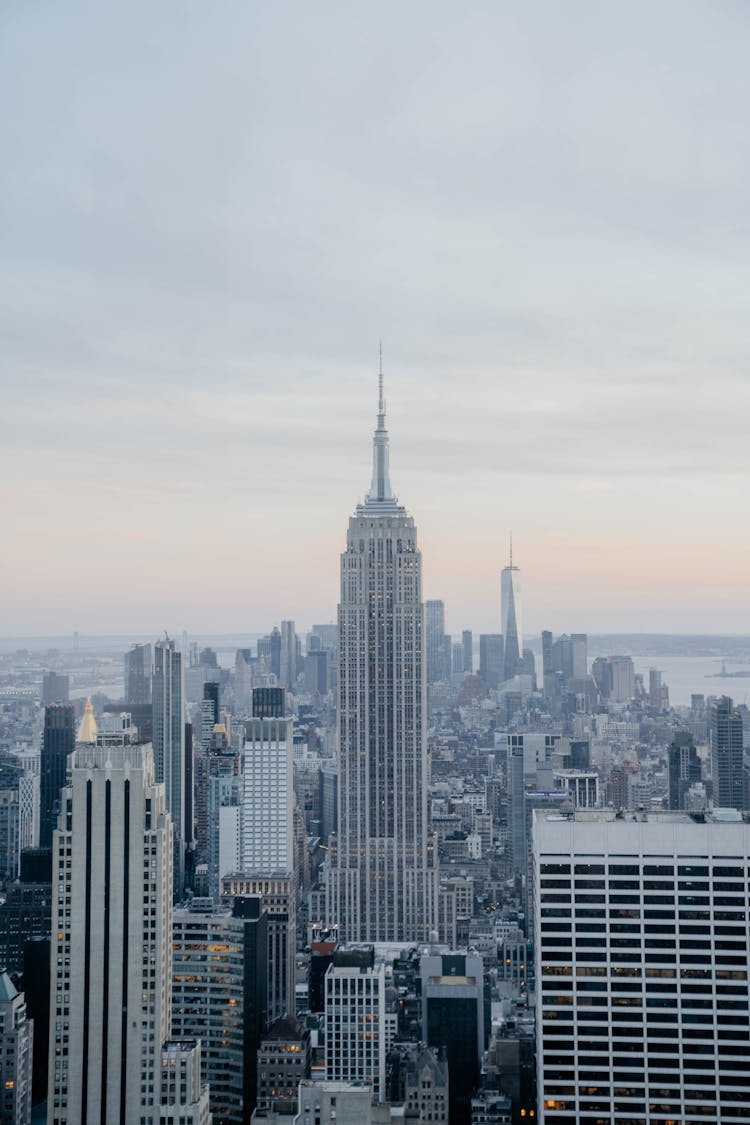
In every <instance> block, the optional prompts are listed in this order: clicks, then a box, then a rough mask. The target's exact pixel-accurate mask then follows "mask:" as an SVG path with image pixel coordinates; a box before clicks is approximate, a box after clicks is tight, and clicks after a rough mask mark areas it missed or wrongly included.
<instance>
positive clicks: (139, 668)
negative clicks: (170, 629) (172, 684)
mask: <svg viewBox="0 0 750 1125" xmlns="http://www.w3.org/2000/svg"><path fill="white" fill-rule="evenodd" d="M124 666H125V702H126V703H150V702H151V645H133V647H132V648H131V650H130V652H126V653H125V657H124Z"/></svg>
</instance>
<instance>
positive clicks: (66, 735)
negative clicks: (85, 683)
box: [39, 703, 76, 848]
mask: <svg viewBox="0 0 750 1125" xmlns="http://www.w3.org/2000/svg"><path fill="white" fill-rule="evenodd" d="M75 740H76V728H75V708H74V707H73V705H72V703H70V704H68V703H64V704H55V703H53V704H50V705H49V706H48V707H45V709H44V731H43V734H42V760H41V772H40V778H39V846H40V847H42V848H50V847H51V846H52V833H53V832H54V830H55V827H56V825H57V816H58V813H59V812H60V794H61V792H62V789H63V786H64V785H65V778H66V774H67V768H68V756H69V755H70V754H72V752H73V750H74V748H75Z"/></svg>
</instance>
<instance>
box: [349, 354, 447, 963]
mask: <svg viewBox="0 0 750 1125" xmlns="http://www.w3.org/2000/svg"><path fill="white" fill-rule="evenodd" d="M338 628H339V654H340V655H339V706H338V735H339V780H338V799H339V831H338V837H336V836H332V837H331V848H330V859H329V862H330V866H329V877H328V916H329V921H331V922H337V923H338V926H339V936H340V940H343V941H354V942H362V941H365V942H377V941H380V942H387V941H426V940H428V938H429V934H430V931H431V930H433V929H436V926H437V889H438V871H437V860H436V849H435V846H434V840H433V837H432V836H431V835H430V834H429V832H428V820H427V787H428V780H429V778H428V762H427V727H426V719H427V716H426V693H427V689H426V665H425V623H424V606H423V603H422V556H421V554H420V552H419V550H418V548H417V531H416V528H415V526H414V520H413V519H412V517H411V516H410V515H409V514H408V513H407V511H406V509H405V508H403V507H402V506H401V505H400V504H399V503H398V501H397V498H396V497H395V496H394V495H393V492H392V490H391V483H390V477H389V471H388V432H387V430H386V428H385V403H384V401H383V374H382V370H381V373H380V395H379V404H378V424H377V429H376V430H375V436H374V445H373V472H372V484H371V486H370V491H369V492H368V494H367V496H366V498H365V501H364V503H363V504H359V505H358V506H357V508H356V510H355V512H354V515H353V516H352V517H351V518H350V520H349V530H348V533H347V537H346V550H345V551H344V553H343V555H342V556H341V603H340V605H339V614H338Z"/></svg>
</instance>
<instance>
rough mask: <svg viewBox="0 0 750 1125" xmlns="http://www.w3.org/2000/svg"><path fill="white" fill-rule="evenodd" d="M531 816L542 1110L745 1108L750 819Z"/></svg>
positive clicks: (687, 1113)
mask: <svg viewBox="0 0 750 1125" xmlns="http://www.w3.org/2000/svg"><path fill="white" fill-rule="evenodd" d="M586 815H587V814H585V813H581V814H577V815H576V818H575V820H566V819H563V818H561V817H557V818H549V819H545V817H544V816H543V815H542V814H539V813H538V814H537V815H536V816H535V821H534V895H535V902H536V906H537V909H536V911H535V956H536V974H537V987H538V999H537V1031H538V1040H537V1047H538V1055H537V1068H538V1089H539V1107H540V1119H541V1121H542V1122H545V1123H552V1122H556V1123H565V1125H573V1123H576V1125H578V1123H581V1125H609V1123H615V1122H616V1123H617V1125H647V1123H651V1122H660V1123H662V1125H668V1123H671V1125H677V1123H678V1122H679V1125H698V1123H700V1122H703V1123H705V1122H709V1121H710V1122H734V1121H746V1120H748V1116H749V1115H750V1109H748V1093H749V1092H750V1074H749V1073H748V1060H749V1058H750V1016H749V1013H748V1001H749V1000H750V990H749V986H748V938H749V937H750V933H749V930H748V905H749V902H750V900H749V899H748V895H749V894H750V885H749V875H750V826H748V825H745V824H742V823H741V822H738V823H718V822H715V823H710V822H707V823H695V822H693V821H692V820H691V819H690V818H689V817H679V816H678V815H674V816H671V817H670V816H669V815H668V814H667V815H664V816H660V817H658V818H654V817H649V819H648V821H643V820H641V821H635V820H624V819H622V818H614V816H613V815H610V814H599V815H598V816H597V814H593V813H592V814H588V819H584V818H585V817H586Z"/></svg>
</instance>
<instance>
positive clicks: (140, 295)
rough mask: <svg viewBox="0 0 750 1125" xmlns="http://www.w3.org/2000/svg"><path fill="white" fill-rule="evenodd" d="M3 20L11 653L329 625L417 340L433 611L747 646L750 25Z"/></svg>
mask: <svg viewBox="0 0 750 1125" xmlns="http://www.w3.org/2000/svg"><path fill="white" fill-rule="evenodd" d="M574 11H575V19H572V18H571V8H570V7H569V6H567V5H566V6H561V5H560V6H558V5H551V4H531V5H524V6H523V7H521V6H520V5H512V4H500V5H498V4H471V5H468V6H464V7H462V8H461V10H460V12H459V11H458V10H457V9H456V8H455V7H454V6H453V5H446V4H442V3H437V4H435V3H430V4H426V3H417V4H412V5H409V6H407V7H406V8H405V7H404V6H403V5H395V4H385V5H379V6H378V7H377V9H373V8H364V7H361V6H358V5H354V6H352V5H346V4H340V3H336V4H329V5H326V6H325V7H324V8H323V9H320V8H317V7H311V6H309V5H305V4H301V3H298V4H292V5H286V4H285V5H283V6H272V5H257V4H256V5H247V4H245V3H238V2H233V3H228V4H225V5H222V7H221V9H220V11H217V10H216V9H213V8H209V7H206V6H205V5H202V4H195V3H186V4H185V3H180V4H176V3H163V4H159V5H158V6H154V5H150V4H145V3H141V2H136V3H131V4H128V5H127V6H125V7H122V8H119V9H112V8H110V7H109V6H105V7H102V6H97V5H92V4H87V3H80V2H73V3H69V4H66V5H63V6H60V5H53V4H49V3H44V4H37V5H29V4H24V3H9V4H6V5H4V8H3V13H2V16H0V20H1V21H2V36H1V37H0V38H1V41H0V74H1V75H2V77H0V83H1V87H2V96H3V102H4V103H5V104H6V106H11V107H12V112H6V113H4V114H3V115H2V119H1V120H0V151H1V152H2V154H3V166H4V169H5V174H4V176H3V179H2V184H0V202H1V205H2V210H3V213H4V215H5V219H6V222H5V226H6V230H5V237H4V244H5V245H4V254H3V260H2V263H1V264H0V286H1V287H2V306H3V313H2V318H3V327H2V346H1V347H2V382H3V388H4V393H3V415H4V420H5V425H4V430H3V433H4V441H3V448H2V452H1V453H0V457H1V458H2V461H1V462H0V465H1V471H2V495H3V510H4V527H5V549H4V551H3V558H2V563H1V564H0V579H1V581H2V589H3V592H4V608H5V612H4V623H3V632H5V633H6V634H13V635H33V634H35V633H36V634H40V633H44V634H50V633H66V632H67V633H69V632H72V631H73V630H75V629H78V630H81V631H86V632H114V631H118V632H127V633H131V634H138V633H143V634H148V635H150V634H151V633H155V632H156V631H160V630H161V629H163V628H164V627H168V628H170V629H174V630H181V629H182V628H187V629H189V630H192V631H195V632H200V631H209V630H210V631H217V632H221V631H235V630H237V629H238V628H242V627H243V624H247V627H248V628H265V627H268V626H269V625H270V623H271V622H272V621H274V620H277V619H279V618H280V617H282V616H286V617H291V618H294V619H295V620H297V621H299V622H301V623H311V622H312V621H314V620H330V619H333V617H334V616H335V607H336V603H337V600H338V557H339V554H340V552H341V550H342V549H343V533H344V528H345V519H346V516H347V514H348V513H349V512H350V511H351V510H352V509H353V507H354V505H355V504H356V503H357V502H359V501H361V499H362V497H363V495H364V492H365V491H366V489H367V486H368V483H369V440H370V432H371V430H372V427H373V424H374V411H375V402H376V373H377V359H378V341H379V339H380V338H381V337H382V338H383V341H384V367H385V373H386V397H387V401H388V424H389V429H390V432H391V443H392V475H393V481H394V487H395V489H396V491H397V492H398V494H399V496H400V499H401V501H402V502H403V503H404V504H405V505H406V506H407V508H408V509H409V511H411V512H412V513H413V514H414V516H415V518H417V519H418V521H419V526H420V545H421V547H422V550H423V553H424V560H425V564H424V571H425V596H426V597H440V598H443V599H444V600H445V603H446V613H447V622H448V624H449V626H450V627H451V628H452V629H454V630H457V629H459V628H461V627H472V628H474V629H475V630H477V631H478V630H480V629H488V628H490V627H491V625H492V622H493V620H494V618H495V617H496V616H497V612H498V599H499V588H498V573H499V569H500V567H501V566H502V565H504V564H505V562H506V561H507V544H508V536H509V533H510V532H511V531H512V532H513V534H514V542H515V551H516V557H517V560H518V562H519V564H520V565H521V566H522V568H523V571H524V585H525V590H526V598H525V601H526V606H527V611H526V612H527V631H528V632H529V633H532V632H536V633H538V632H539V630H540V629H541V628H543V627H549V628H552V629H555V630H562V629H570V628H580V629H587V630H589V631H592V632H596V631H607V630H621V631H634V630H644V631H650V632H660V631H661V632H722V631H723V632H737V633H739V632H743V631H747V626H748V612H747V611H748V598H747V583H746V570H747V566H746V564H747V557H748V555H747V552H748V546H749V545H750V543H749V533H748V525H747V520H745V519H743V518H742V517H741V512H742V507H743V502H744V501H745V499H746V493H747V470H748V452H747V449H748V447H747V438H746V424H745V417H746V414H745V410H744V409H743V406H747V403H748V390H747V358H748V350H747V332H746V325H747V293H748V266H747V255H746V251H747V234H748V213H747V197H748V152H749V151H750V148H749V146H748V121H747V112H746V106H747V99H748V78H747V67H746V44H747V33H748V20H749V19H750V14H749V13H748V10H747V7H746V6H744V5H739V4H733V3H724V4H720V5H708V4H701V3H689V4H684V3H679V4H677V3H664V4H661V5H659V7H658V9H657V10H654V8H653V6H652V5H647V4H644V3H641V4H630V5H627V7H619V8H617V9H615V8H613V7H612V6H609V5H606V6H603V5H599V4H595V3H583V2H582V3H577V4H575V5H574Z"/></svg>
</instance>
